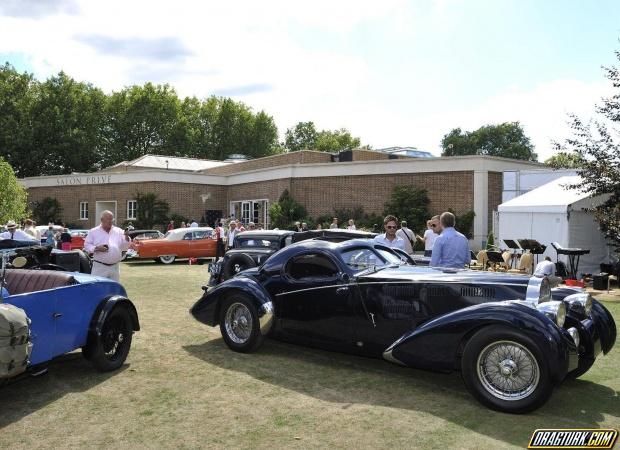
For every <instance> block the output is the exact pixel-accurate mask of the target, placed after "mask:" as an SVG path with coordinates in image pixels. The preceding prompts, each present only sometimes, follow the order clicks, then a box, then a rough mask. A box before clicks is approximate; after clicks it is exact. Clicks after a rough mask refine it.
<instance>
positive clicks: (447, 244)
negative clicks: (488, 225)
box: [431, 212, 471, 269]
mask: <svg viewBox="0 0 620 450" xmlns="http://www.w3.org/2000/svg"><path fill="white" fill-rule="evenodd" d="M439 221H440V223H441V228H442V229H443V230H442V232H441V234H440V235H439V237H437V239H436V240H435V244H434V245H433V255H432V257H431V266H434V267H450V268H455V269H462V268H464V267H465V266H466V265H467V264H469V263H470V261H471V257H470V252H469V241H468V240H467V238H466V237H465V236H464V235H462V234H461V233H459V232H458V231H456V230H455V229H454V223H455V221H456V220H455V218H454V214H452V213H449V212H445V213H443V214H442V215H441V217H440V218H439Z"/></svg>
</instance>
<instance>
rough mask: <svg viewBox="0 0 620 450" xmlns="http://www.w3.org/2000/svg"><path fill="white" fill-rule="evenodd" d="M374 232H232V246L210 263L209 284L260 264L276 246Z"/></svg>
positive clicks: (365, 234)
mask: <svg viewBox="0 0 620 450" xmlns="http://www.w3.org/2000/svg"><path fill="white" fill-rule="evenodd" d="M375 236H376V234H375V233H368V232H365V231H355V230H353V231H352V230H340V229H332V230H312V231H302V232H295V231H288V230H254V231H244V232H241V233H239V234H238V235H237V236H235V241H234V243H233V248H232V249H230V250H228V251H227V252H226V254H225V255H224V258H222V259H221V260H219V261H218V262H216V263H213V264H211V265H210V266H209V272H210V273H211V278H209V286H215V285H217V284H219V283H221V282H222V281H225V280H228V279H229V278H231V277H233V276H235V275H236V274H237V273H239V272H241V271H242V270H245V269H250V268H252V267H256V266H259V265H261V264H262V263H263V262H265V260H266V259H267V258H268V257H269V256H271V255H273V254H274V253H275V252H277V251H278V250H280V249H282V248H284V247H286V246H287V245H290V244H292V243H294V242H301V241H305V240H308V239H320V240H324V241H329V242H342V241H346V240H349V239H356V238H373V237H375Z"/></svg>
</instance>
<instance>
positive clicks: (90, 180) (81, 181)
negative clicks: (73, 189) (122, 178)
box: [56, 175, 112, 186]
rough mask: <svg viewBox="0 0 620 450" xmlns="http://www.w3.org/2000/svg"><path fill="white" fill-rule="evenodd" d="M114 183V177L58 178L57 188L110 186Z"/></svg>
mask: <svg viewBox="0 0 620 450" xmlns="http://www.w3.org/2000/svg"><path fill="white" fill-rule="evenodd" d="M111 182H112V175H87V176H71V177H63V178H56V185H57V186H80V185H88V184H108V183H111Z"/></svg>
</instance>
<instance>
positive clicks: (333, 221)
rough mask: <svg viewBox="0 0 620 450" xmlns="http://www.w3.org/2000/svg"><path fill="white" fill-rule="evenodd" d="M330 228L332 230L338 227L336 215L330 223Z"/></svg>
mask: <svg viewBox="0 0 620 450" xmlns="http://www.w3.org/2000/svg"><path fill="white" fill-rule="evenodd" d="M329 228H330V229H332V230H333V229H336V228H338V217H334V219H333V220H332V223H331V224H330V225H329Z"/></svg>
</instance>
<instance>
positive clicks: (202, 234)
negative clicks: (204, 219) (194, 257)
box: [194, 230, 209, 240]
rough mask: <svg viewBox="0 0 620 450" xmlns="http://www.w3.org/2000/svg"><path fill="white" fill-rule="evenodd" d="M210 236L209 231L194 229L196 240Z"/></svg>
mask: <svg viewBox="0 0 620 450" xmlns="http://www.w3.org/2000/svg"><path fill="white" fill-rule="evenodd" d="M208 237H209V236H208V235H207V232H206V231H205V230H202V231H194V240H196V239H206V238H208Z"/></svg>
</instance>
